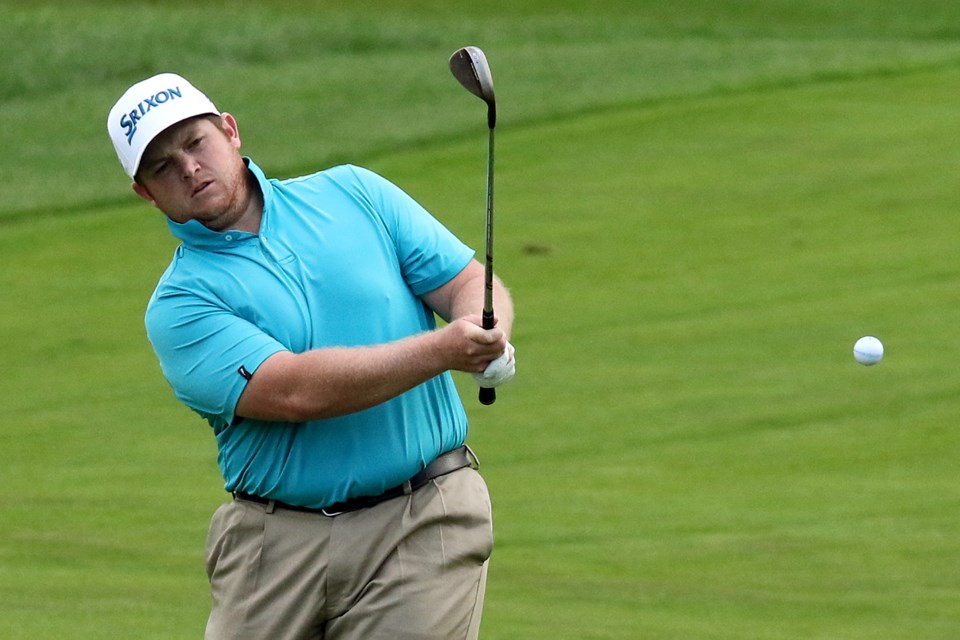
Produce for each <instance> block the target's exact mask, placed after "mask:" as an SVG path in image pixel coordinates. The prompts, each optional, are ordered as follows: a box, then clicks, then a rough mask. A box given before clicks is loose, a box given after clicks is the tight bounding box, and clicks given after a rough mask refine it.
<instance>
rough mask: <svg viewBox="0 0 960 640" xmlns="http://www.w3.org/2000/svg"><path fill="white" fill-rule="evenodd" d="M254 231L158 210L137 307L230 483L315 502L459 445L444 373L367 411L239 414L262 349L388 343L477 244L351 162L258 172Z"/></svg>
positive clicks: (410, 326)
mask: <svg viewBox="0 0 960 640" xmlns="http://www.w3.org/2000/svg"><path fill="white" fill-rule="evenodd" d="M247 164H248V167H249V169H250V171H251V172H252V173H253V175H254V176H255V177H256V180H257V183H258V184H259V186H260V189H261V191H262V192H263V219H262V221H261V226H260V232H259V233H258V234H252V233H247V232H243V231H226V232H222V233H221V232H216V231H211V230H210V229H208V228H206V227H204V226H203V225H202V224H200V223H199V222H197V221H195V220H191V221H189V222H187V223H185V224H178V223H176V222H173V221H171V220H168V224H169V226H170V229H171V231H172V232H173V234H174V235H175V236H176V237H177V238H179V239H180V240H181V241H182V244H181V245H180V246H179V247H178V248H177V250H176V253H175V255H174V257H173V260H172V262H171V264H170V266H169V267H168V268H167V270H166V272H165V273H164V274H163V276H162V278H161V279H160V282H159V283H158V285H157V288H156V290H155V291H154V294H153V296H152V297H151V299H150V302H149V304H148V306H147V311H146V319H145V321H146V328H147V335H148V337H149V339H150V342H151V344H152V345H153V348H154V350H155V351H156V353H157V356H158V358H159V360H160V366H161V369H162V370H163V374H164V376H165V378H166V379H167V381H168V382H169V383H170V385H171V386H172V387H173V390H174V392H175V394H176V396H177V398H179V399H180V400H181V401H182V402H183V403H185V404H186V405H187V406H188V407H190V408H191V409H193V410H194V411H196V412H197V413H198V414H200V415H201V416H203V417H204V418H205V419H206V420H207V421H208V422H209V423H210V425H211V426H212V427H213V431H214V433H215V435H216V439H217V447H218V463H219V466H220V470H221V472H222V473H223V477H224V480H225V488H226V490H227V491H244V492H247V493H252V494H255V495H259V496H263V497H266V498H271V499H274V500H280V501H283V502H287V503H291V504H296V505H301V506H308V507H324V506H328V505H330V504H333V503H336V502H339V501H341V500H345V499H348V498H352V497H357V496H365V495H376V494H379V493H382V492H383V491H384V490H386V489H388V488H390V487H393V486H396V485H398V484H400V483H402V482H403V481H404V480H406V479H407V478H409V477H410V476H412V475H414V474H415V473H417V472H418V471H419V470H420V469H422V468H423V467H424V466H425V465H426V464H427V463H429V462H430V461H431V460H433V459H434V458H435V457H436V456H438V455H439V454H441V453H443V452H446V451H449V450H451V449H454V448H456V447H458V446H460V445H461V444H462V443H463V442H464V440H465V438H466V433H467V419H466V414H465V412H464V409H463V404H462V403H461V401H460V398H459V395H458V394H457V391H456V388H455V386H454V383H453V379H452V377H451V375H450V373H449V372H447V373H444V374H442V375H440V376H437V377H435V378H433V379H431V380H428V381H427V382H425V383H423V384H421V385H419V386H417V387H415V388H414V389H411V390H410V391H408V392H406V393H404V394H402V395H400V396H398V397H396V398H393V399H392V400H389V401H387V402H384V403H382V404H380V405H377V406H375V407H372V408H370V409H367V410H364V411H360V412H357V413H353V414H350V415H346V416H342V417H337V418H330V419H325V420H314V421H311V422H305V423H288V422H266V421H260V420H251V419H244V418H237V417H236V416H235V415H234V411H235V409H236V405H237V401H238V400H239V398H240V395H241V393H242V392H243V389H244V387H245V385H246V383H247V379H248V378H249V377H250V376H254V375H256V371H257V368H258V367H259V366H260V364H261V363H263V361H264V360H266V359H267V358H269V357H270V356H271V355H273V354H275V353H277V352H279V351H283V350H287V351H291V352H294V353H302V352H304V351H308V350H310V349H322V348H324V347H358V346H363V345H376V344H383V343H387V342H393V341H395V340H400V339H402V338H406V337H408V336H411V335H414V334H418V333H422V332H424V331H430V330H432V329H435V328H436V320H435V317H434V314H433V312H432V311H431V310H430V309H429V308H428V307H427V306H426V305H425V304H424V303H423V301H422V300H421V298H420V297H419V296H420V295H422V294H424V293H426V292H429V291H432V290H434V289H436V288H438V287H440V286H441V285H443V284H445V283H446V282H448V281H450V280H451V279H452V278H453V277H454V276H455V275H457V274H458V273H459V272H460V271H461V270H463V268H464V267H465V266H466V265H467V264H468V263H469V261H470V260H471V259H472V257H473V255H474V252H473V250H472V249H470V248H469V247H467V246H466V245H464V244H463V243H462V242H460V240H458V239H457V238H456V237H455V236H454V235H453V234H452V233H451V232H450V231H449V230H447V229H446V228H445V227H444V226H443V225H441V224H440V223H439V222H438V221H437V220H436V219H435V218H434V217H433V216H431V215H430V214H429V213H428V212H427V211H426V210H425V209H424V208H423V207H421V206H420V205H419V204H418V203H417V202H415V201H414V200H413V199H412V198H411V197H410V196H408V195H407V194H406V193H404V192H403V191H402V190H401V189H399V188H398V187H396V186H395V185H393V184H392V183H390V182H389V181H387V180H385V179H384V178H382V177H380V176H378V175H376V174H375V173H373V172H371V171H368V170H365V169H362V168H359V167H354V166H341V167H335V168H333V169H329V170H326V171H321V172H319V173H316V174H313V175H310V176H305V177H301V178H295V179H291V180H275V179H267V178H266V177H265V176H264V174H263V172H262V171H261V170H260V168H259V167H257V165H256V164H254V163H253V162H251V161H250V160H247Z"/></svg>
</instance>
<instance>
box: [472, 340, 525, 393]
mask: <svg viewBox="0 0 960 640" xmlns="http://www.w3.org/2000/svg"><path fill="white" fill-rule="evenodd" d="M516 373H517V360H516V349H514V348H513V345H512V344H510V343H509V342H508V343H507V348H506V349H504V351H503V354H502V355H501V356H500V357H499V358H497V359H496V360H494V361H493V362H491V363H490V364H488V365H487V368H486V369H484V370H483V373H473V374H471V375H472V376H473V379H474V381H476V383H477V384H478V385H479V386H481V387H484V388H490V387H499V386H500V385H503V384H506V383H508V382H510V381H511V380H513V376H514V375H516Z"/></svg>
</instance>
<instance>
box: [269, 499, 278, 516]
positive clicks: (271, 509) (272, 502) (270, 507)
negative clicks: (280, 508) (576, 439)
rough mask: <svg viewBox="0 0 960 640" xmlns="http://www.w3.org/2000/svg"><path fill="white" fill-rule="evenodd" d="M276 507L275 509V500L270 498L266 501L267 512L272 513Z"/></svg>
mask: <svg viewBox="0 0 960 640" xmlns="http://www.w3.org/2000/svg"><path fill="white" fill-rule="evenodd" d="M276 509H277V502H276V500H270V501H268V502H267V508H266V512H267V513H273V512H274V511H276Z"/></svg>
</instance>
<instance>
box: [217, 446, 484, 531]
mask: <svg viewBox="0 0 960 640" xmlns="http://www.w3.org/2000/svg"><path fill="white" fill-rule="evenodd" d="M477 465H478V463H477V457H476V456H475V455H474V453H473V451H471V450H470V447H468V446H466V445H464V446H462V447H460V448H459V449H454V450H453V451H448V452H447V453H444V454H441V455H440V456H439V457H438V458H437V459H436V460H434V461H433V462H431V463H430V464H428V465H427V466H426V467H425V468H424V469H423V471H421V472H420V473H418V474H417V475H415V476H413V477H412V478H410V479H409V480H407V481H406V482H404V483H403V484H401V485H398V486H396V487H393V488H392V489H387V490H386V491H384V492H383V493H381V494H380V495H378V496H363V497H359V498H351V499H349V500H345V501H343V502H338V503H336V504H332V505H330V506H329V507H324V508H322V509H315V508H313V507H300V506H297V505H294V504H287V503H285V502H280V501H279V500H271V499H269V498H262V497H260V496H255V495H252V494H249V493H244V492H243V491H235V492H234V493H233V497H234V498H236V499H238V500H247V501H249V502H256V503H259V504H265V505H268V508H269V507H270V506H271V505H272V507H273V508H274V509H288V510H290V511H305V512H307V513H319V514H323V515H325V516H338V515H340V514H341V513H349V512H350V511H359V510H360V509H366V508H368V507H372V506H373V505H375V504H380V503H381V502H386V501H387V500H391V499H393V498H399V497H400V496H402V495H407V494H410V493H413V492H414V491H416V490H417V489H419V488H420V487H422V486H424V485H425V484H427V483H428V482H430V481H431V480H433V479H434V478H439V477H440V476H444V475H446V474H448V473H453V472H454V471H456V470H458V469H463V468H464V467H474V468H476V467H477Z"/></svg>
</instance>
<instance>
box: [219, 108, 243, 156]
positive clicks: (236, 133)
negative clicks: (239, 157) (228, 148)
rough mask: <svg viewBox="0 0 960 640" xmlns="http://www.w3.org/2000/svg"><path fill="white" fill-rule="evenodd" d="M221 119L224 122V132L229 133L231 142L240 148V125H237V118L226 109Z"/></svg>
mask: <svg viewBox="0 0 960 640" xmlns="http://www.w3.org/2000/svg"><path fill="white" fill-rule="evenodd" d="M220 119H221V121H222V122H223V132H224V133H225V134H226V135H227V138H228V139H229V140H230V144H232V145H233V147H234V148H235V149H239V148H240V127H239V126H237V120H236V118H234V117H233V116H232V115H231V114H229V113H227V112H226V111H224V112H223V113H221V114H220Z"/></svg>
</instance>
